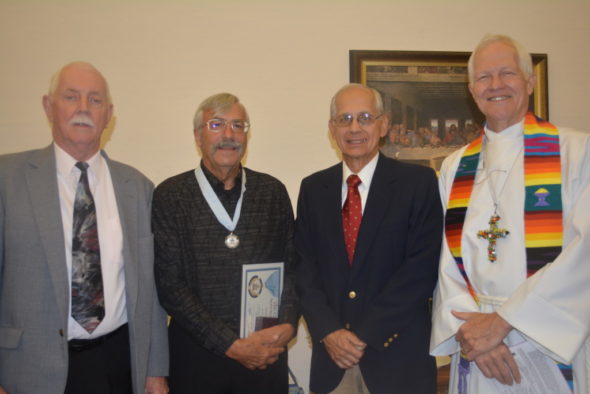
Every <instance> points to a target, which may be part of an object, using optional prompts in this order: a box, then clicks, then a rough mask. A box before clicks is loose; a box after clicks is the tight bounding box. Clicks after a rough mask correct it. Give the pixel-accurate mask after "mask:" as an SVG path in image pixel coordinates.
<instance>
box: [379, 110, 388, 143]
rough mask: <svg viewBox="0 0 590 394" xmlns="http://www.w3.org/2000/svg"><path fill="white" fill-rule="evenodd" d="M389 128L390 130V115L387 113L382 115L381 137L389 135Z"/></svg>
mask: <svg viewBox="0 0 590 394" xmlns="http://www.w3.org/2000/svg"><path fill="white" fill-rule="evenodd" d="M388 130H389V116H388V115H387V114H384V115H383V116H382V117H381V130H379V136H380V137H381V138H383V137H385V136H386V135H387V131H388Z"/></svg>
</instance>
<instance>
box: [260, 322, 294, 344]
mask: <svg viewBox="0 0 590 394" xmlns="http://www.w3.org/2000/svg"><path fill="white" fill-rule="evenodd" d="M293 335H295V327H293V325H291V324H289V323H284V324H278V325H276V326H272V327H269V328H265V329H263V330H260V331H256V332H253V333H252V334H251V336H253V337H259V339H260V341H261V342H262V344H263V345H266V346H271V347H286V346H287V344H288V343H289V341H290V340H291V339H292V338H293Z"/></svg>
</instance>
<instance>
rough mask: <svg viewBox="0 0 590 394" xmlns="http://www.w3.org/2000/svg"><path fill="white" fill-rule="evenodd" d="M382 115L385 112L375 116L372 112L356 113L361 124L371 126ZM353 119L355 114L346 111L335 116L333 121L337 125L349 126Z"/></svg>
mask: <svg viewBox="0 0 590 394" xmlns="http://www.w3.org/2000/svg"><path fill="white" fill-rule="evenodd" d="M382 116H383V114H380V115H377V116H375V115H373V114H371V113H370V112H359V113H358V114H357V115H356V121H357V122H358V124H360V125H361V126H370V125H372V124H373V123H374V122H375V121H376V120H377V119H379V118H380V117H382ZM353 119H354V115H352V114H346V113H344V114H340V115H338V116H337V117H335V118H334V119H332V122H334V124H335V125H336V126H337V127H348V126H350V125H351V124H352V120H353Z"/></svg>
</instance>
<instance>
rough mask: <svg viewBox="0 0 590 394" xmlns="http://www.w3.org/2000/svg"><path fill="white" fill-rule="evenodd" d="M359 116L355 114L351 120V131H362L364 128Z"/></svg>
mask: <svg viewBox="0 0 590 394" xmlns="http://www.w3.org/2000/svg"><path fill="white" fill-rule="evenodd" d="M357 118H358V117H357V116H353V117H352V120H351V122H350V126H349V127H350V131H360V130H361V128H362V125H361V124H360V123H359V121H358V119H357Z"/></svg>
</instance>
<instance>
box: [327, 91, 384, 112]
mask: <svg viewBox="0 0 590 394" xmlns="http://www.w3.org/2000/svg"><path fill="white" fill-rule="evenodd" d="M352 88H362V89H367V90H369V91H370V92H371V93H373V97H374V98H375V109H376V110H377V112H378V113H380V114H381V113H383V99H382V98H381V93H379V91H378V90H377V89H373V88H370V87H368V86H365V85H363V84H360V83H349V84H346V85H344V86H343V87H341V88H340V89H338V91H337V92H336V94H334V96H333V97H332V101H331V102H330V119H334V118H335V117H336V115H337V112H338V109H337V108H336V99H337V98H338V95H340V93H342V92H344V91H346V90H348V89H352Z"/></svg>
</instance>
